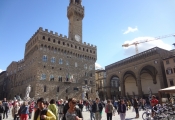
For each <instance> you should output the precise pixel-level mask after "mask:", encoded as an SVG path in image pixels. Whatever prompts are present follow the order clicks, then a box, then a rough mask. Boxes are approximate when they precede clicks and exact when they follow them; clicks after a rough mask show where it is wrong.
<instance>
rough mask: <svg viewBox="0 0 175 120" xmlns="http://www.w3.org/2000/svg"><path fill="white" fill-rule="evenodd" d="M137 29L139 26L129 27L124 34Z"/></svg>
mask: <svg viewBox="0 0 175 120" xmlns="http://www.w3.org/2000/svg"><path fill="white" fill-rule="evenodd" d="M135 31H138V29H137V27H135V28H132V27H128V29H127V30H126V31H125V32H124V33H123V34H128V33H130V32H135Z"/></svg>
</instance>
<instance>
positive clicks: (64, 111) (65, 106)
mask: <svg viewBox="0 0 175 120" xmlns="http://www.w3.org/2000/svg"><path fill="white" fill-rule="evenodd" d="M71 100H72V98H69V99H68V101H67V100H66V101H65V105H64V108H63V119H62V120H66V113H67V110H68V109H69V102H70V101H71Z"/></svg>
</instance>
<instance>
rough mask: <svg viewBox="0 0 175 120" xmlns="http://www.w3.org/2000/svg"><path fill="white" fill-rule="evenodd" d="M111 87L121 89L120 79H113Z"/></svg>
mask: <svg viewBox="0 0 175 120" xmlns="http://www.w3.org/2000/svg"><path fill="white" fill-rule="evenodd" d="M111 87H119V78H118V77H113V78H112V79H111Z"/></svg>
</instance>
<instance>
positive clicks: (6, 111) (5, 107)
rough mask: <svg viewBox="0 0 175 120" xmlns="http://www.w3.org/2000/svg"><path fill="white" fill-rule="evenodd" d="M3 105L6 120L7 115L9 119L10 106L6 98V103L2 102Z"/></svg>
mask: <svg viewBox="0 0 175 120" xmlns="http://www.w3.org/2000/svg"><path fill="white" fill-rule="evenodd" d="M2 105H3V107H4V113H3V119H4V118H5V115H6V118H8V110H9V104H8V102H7V100H6V98H4V101H3V102H2Z"/></svg>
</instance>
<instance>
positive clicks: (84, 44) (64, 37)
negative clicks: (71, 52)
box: [37, 27, 97, 49]
mask: <svg viewBox="0 0 175 120" xmlns="http://www.w3.org/2000/svg"><path fill="white" fill-rule="evenodd" d="M37 32H44V33H46V34H49V35H51V36H55V37H59V38H61V39H64V40H68V41H72V40H70V39H69V38H68V37H67V36H66V35H64V36H63V35H62V34H58V33H57V32H55V33H54V32H53V31H50V32H49V31H48V29H45V30H43V28H42V27H40V28H39V29H38V31H37ZM79 44H81V45H83V46H86V47H89V48H93V49H94V48H95V49H96V48H97V46H95V45H92V44H90V43H86V42H84V43H79Z"/></svg>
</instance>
